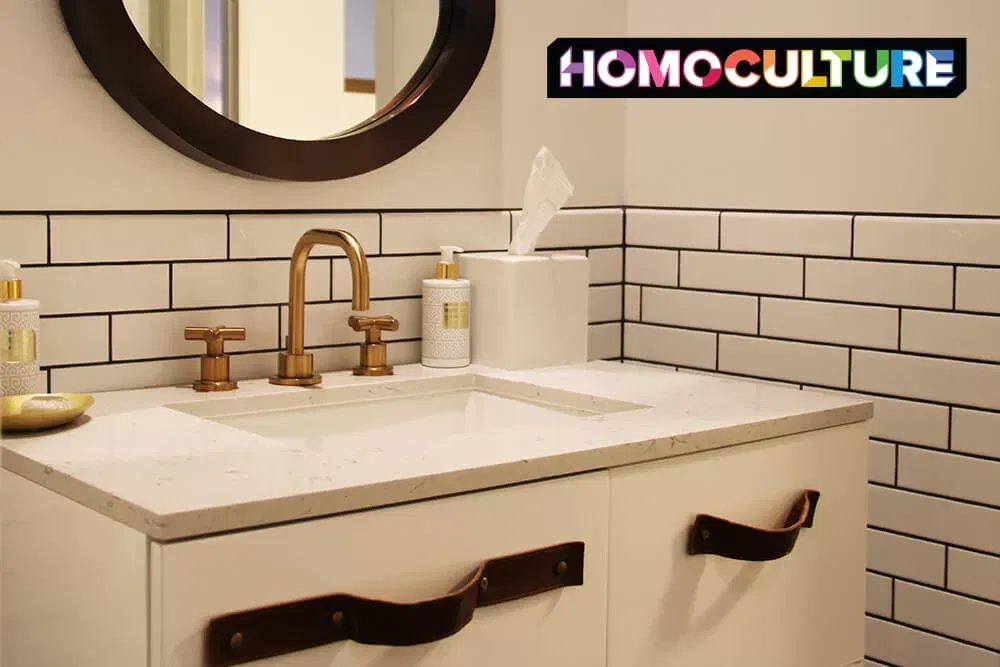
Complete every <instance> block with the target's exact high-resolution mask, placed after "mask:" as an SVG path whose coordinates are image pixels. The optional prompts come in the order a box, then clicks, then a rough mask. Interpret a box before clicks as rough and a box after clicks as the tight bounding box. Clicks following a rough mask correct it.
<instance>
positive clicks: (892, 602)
mask: <svg viewBox="0 0 1000 667" xmlns="http://www.w3.org/2000/svg"><path fill="white" fill-rule="evenodd" d="M890 582H891V583H890V586H892V589H891V590H890V591H889V617H890V618H892V619H894V620H895V618H896V577H892V578H891V579H890Z"/></svg>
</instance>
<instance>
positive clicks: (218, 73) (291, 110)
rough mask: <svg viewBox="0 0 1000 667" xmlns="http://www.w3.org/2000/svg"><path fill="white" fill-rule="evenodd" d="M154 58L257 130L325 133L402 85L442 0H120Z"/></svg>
mask: <svg viewBox="0 0 1000 667" xmlns="http://www.w3.org/2000/svg"><path fill="white" fill-rule="evenodd" d="M125 8H126V10H127V11H128V14H129V18H130V19H131V20H132V23H133V24H134V25H135V28H136V30H137V31H138V33H139V34H140V35H141V36H142V39H143V41H145V42H146V45H147V46H148V47H149V49H150V51H152V52H153V55H155V56H156V58H157V60H159V61H160V63H161V64H162V65H163V66H164V67H165V68H166V69H167V71H169V72H170V74H171V75H173V77H174V78H175V79H176V80H177V81H178V82H179V83H180V84H181V85H183V86H184V87H185V88H186V89H187V91H188V92H189V93H191V94H192V95H194V96H195V97H197V98H198V99H200V100H201V101H202V102H204V103H205V104H206V105H208V106H209V107H211V108H212V109H214V110H215V111H216V112H217V113H220V114H223V115H224V116H226V117H227V118H229V119H230V120H233V121H235V122H237V123H239V124H240V125H243V126H244V127H248V128H250V129H252V130H256V131H257V132H261V133H264V134H269V135H273V136H276V137H285V138H287V139H302V140H312V139H325V138H328V137H332V136H335V135H337V134H340V133H341V132H343V131H345V130H348V129H350V128H352V127H355V126H357V125H359V124H361V123H363V122H365V121H366V120H368V119H369V118H371V117H372V116H374V115H375V114H376V112H377V111H378V110H380V109H381V108H383V107H385V105H386V104H388V103H389V102H390V101H391V100H392V99H394V98H395V97H396V95H397V94H398V93H399V92H400V91H402V90H403V89H404V87H405V86H406V84H407V83H408V82H409V81H410V79H411V78H412V77H413V75H414V74H415V73H416V72H417V68H418V67H419V66H420V63H421V62H422V61H423V60H424V58H425V57H426V56H427V53H428V51H429V50H430V48H431V45H432V43H433V41H434V35H435V33H436V32H437V24H438V0H280V1H276V0H125Z"/></svg>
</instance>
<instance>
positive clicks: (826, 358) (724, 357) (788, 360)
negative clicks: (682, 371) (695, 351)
mask: <svg viewBox="0 0 1000 667" xmlns="http://www.w3.org/2000/svg"><path fill="white" fill-rule="evenodd" d="M847 355H848V353H847V349H846V348H839V347H827V346H825V345H812V344H809V343H790V342H786V341H777V340H767V339H763V338H748V337H745V336H728V335H721V336H720V337H719V370H721V371H729V372H731V373H740V374H743V375H754V376H758V377H765V378H774V379H775V380H787V381H791V382H803V383H809V384H819V385H823V386H827V387H846V386H847V368H848V356H847Z"/></svg>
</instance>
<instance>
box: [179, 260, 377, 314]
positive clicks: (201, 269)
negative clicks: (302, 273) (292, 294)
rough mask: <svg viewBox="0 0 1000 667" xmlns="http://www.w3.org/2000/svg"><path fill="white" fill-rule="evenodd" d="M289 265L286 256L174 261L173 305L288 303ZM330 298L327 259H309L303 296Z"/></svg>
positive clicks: (328, 263) (317, 299) (180, 306)
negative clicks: (242, 259)
mask: <svg viewBox="0 0 1000 667" xmlns="http://www.w3.org/2000/svg"><path fill="white" fill-rule="evenodd" d="M344 261H347V260H344ZM288 269H289V261H288V260H271V261H261V262H211V263H207V264H200V263H193V264H176V265H175V266H174V269H173V271H174V278H173V286H174V308H204V307H212V306H250V305H259V304H279V303H288V280H289V276H288ZM373 277H374V276H373ZM329 299H330V260H329V259H313V260H309V264H308V267H307V268H306V300H307V301H327V300H329Z"/></svg>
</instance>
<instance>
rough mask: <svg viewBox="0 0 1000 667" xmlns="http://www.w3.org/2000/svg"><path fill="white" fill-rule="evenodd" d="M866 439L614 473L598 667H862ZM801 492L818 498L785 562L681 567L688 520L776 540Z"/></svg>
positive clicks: (690, 560) (790, 440) (709, 560)
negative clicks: (705, 519) (604, 644)
mask: <svg viewBox="0 0 1000 667" xmlns="http://www.w3.org/2000/svg"><path fill="white" fill-rule="evenodd" d="M867 437H868V436H867V424H857V425H852V426H845V427H839V428H834V429H828V430H823V431H818V432H814V433H809V434H803V435H797V436H790V437H786V438H779V439H775V440H770V441H765V442H760V443H756V444H750V445H743V446H738V447H732V448H727V449H721V450H717V451H712V452H705V453H703V454H697V455H692V456H685V457H681V458H677V459H671V460H666V461H662V462H655V463H649V464H640V465H636V466H631V467H629V468H622V469H618V470H615V471H612V474H611V551H610V559H609V568H610V569H609V582H610V586H611V588H610V590H609V624H610V626H609V632H608V657H609V660H608V665H610V667H668V666H669V667H722V666H725V665H739V666H740V667H758V666H759V667H806V666H808V667H841V666H842V665H847V664H850V663H852V662H853V661H855V660H860V659H861V658H862V657H863V655H864V647H863V639H864V615H865V589H864V586H865V583H864V582H865V543H864V540H865V523H866V510H867V500H866V498H867V495H866V481H867V448H866V447H867V445H866V443H867ZM806 489H813V490H816V491H819V493H820V497H819V500H818V502H817V503H816V505H815V513H814V515H813V517H812V518H813V522H812V525H811V526H810V527H803V528H801V529H800V530H799V531H798V533H797V540H796V542H795V543H794V547H793V548H792V550H791V552H790V553H788V554H787V555H784V556H782V557H780V558H777V559H776V560H769V561H743V560H733V559H729V558H723V557H721V556H718V555H704V554H698V555H689V554H688V539H689V533H690V532H691V528H692V526H693V524H694V521H695V519H696V516H697V515H698V514H707V515H714V516H716V517H719V518H723V519H727V520H728V521H731V522H736V523H739V524H744V525H749V526H751V527H753V528H757V527H761V528H767V529H776V528H779V527H781V526H783V525H785V519H786V515H788V514H789V511H790V509H792V506H793V505H794V504H795V503H796V501H797V500H801V498H802V496H803V492H804V491H805V490H806ZM697 532H698V533H699V534H701V533H702V531H701V530H698V531H697ZM704 535H705V536H706V537H712V535H711V531H707V532H705V533H704ZM755 535H756V533H755ZM773 535H778V533H774V534H773ZM757 537H759V535H757ZM763 537H764V540H765V542H764V543H765V544H768V543H769V542H767V540H770V539H773V536H772V535H767V534H764V536H763ZM786 537H787V535H786Z"/></svg>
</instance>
